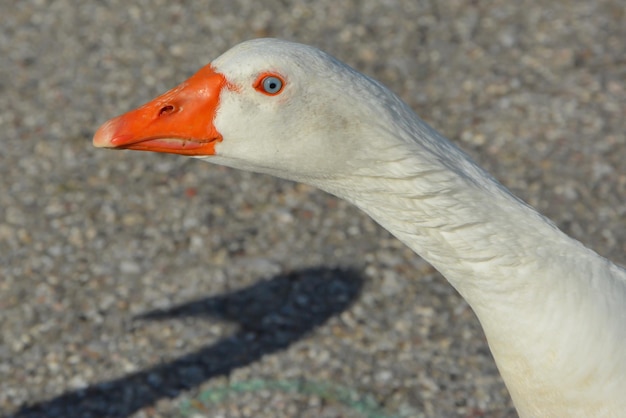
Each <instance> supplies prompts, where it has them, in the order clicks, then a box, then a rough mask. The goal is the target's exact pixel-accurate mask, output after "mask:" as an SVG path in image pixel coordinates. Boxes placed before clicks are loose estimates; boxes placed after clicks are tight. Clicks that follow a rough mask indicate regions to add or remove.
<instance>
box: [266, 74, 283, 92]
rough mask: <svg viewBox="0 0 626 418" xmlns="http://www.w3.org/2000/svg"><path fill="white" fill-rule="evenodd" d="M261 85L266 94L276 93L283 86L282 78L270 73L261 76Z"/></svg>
mask: <svg viewBox="0 0 626 418" xmlns="http://www.w3.org/2000/svg"><path fill="white" fill-rule="evenodd" d="M261 87H262V88H263V91H264V92H265V93H267V94H277V93H278V92H280V91H281V90H282V88H283V80H281V79H280V78H278V77H274V76H272V75H270V76H267V77H265V78H263V80H262V81H261Z"/></svg>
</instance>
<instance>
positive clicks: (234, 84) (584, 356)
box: [93, 38, 626, 418]
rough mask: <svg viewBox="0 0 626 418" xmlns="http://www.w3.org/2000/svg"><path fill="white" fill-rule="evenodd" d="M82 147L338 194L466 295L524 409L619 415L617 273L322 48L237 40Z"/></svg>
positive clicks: (624, 339)
mask: <svg viewBox="0 0 626 418" xmlns="http://www.w3.org/2000/svg"><path fill="white" fill-rule="evenodd" d="M93 144H94V145H95V146H96V147H99V148H113V149H129V150H140V151H153V152H159V153H171V154H179V155H185V156H191V157H194V158H198V159H202V160H205V161H208V162H211V163H215V164H219V165H224V166H228V167H233V168H237V169H242V170H248V171H253V172H257V173H265V174H270V175H273V176H277V177H280V178H283V179H287V180H292V181H296V182H302V183H305V184H308V185H312V186H315V187H317V188H319V189H321V190H324V191H326V192H328V193H330V194H332V195H335V196H337V197H339V198H342V199H345V200H347V201H348V202H350V203H352V204H354V205H356V206H357V207H358V208H360V209H361V210H363V211H364V212H365V213H367V214H368V215H369V216H371V217H372V218H373V219H374V220H375V221H376V222H377V223H379V224H380V225H381V226H382V227H384V228H385V229H387V230H388V231H389V232H390V233H391V234H393V235H394V236H395V237H396V238H398V239H399V240H400V241H402V242H403V243H404V244H406V245H407V246H408V247H410V248H411V249H412V250H413V251H414V252H415V253H417V254H418V255H419V256H421V257H422V258H423V259H424V260H426V261H427V262H429V263H430V264H431V265H432V266H434V267H435V268H436V269H437V270H438V271H439V272H440V273H441V274H442V275H443V276H444V277H445V278H446V279H447V281H448V282H449V283H450V284H451V285H452V286H453V287H454V288H455V289H456V290H457V291H458V293H459V294H460V295H461V296H462V297H463V298H464V299H465V300H466V301H467V303H468V304H469V306H470V307H471V308H472V310H473V311H474V312H475V314H476V316H477V318H478V320H479V321H480V324H481V327H482V329H483V331H484V333H485V336H486V338H487V342H488V344H489V348H490V350H491V353H492V354H493V358H494V360H495V362H496V365H497V368H498V370H499V373H500V374H501V376H502V378H503V380H504V382H505V385H506V387H507V389H508V391H509V393H510V395H511V398H512V400H513V403H514V406H515V408H516V410H517V412H518V414H519V416H520V417H523V418H526V417H533V418H534V417H585V418H589V417H618V416H620V417H623V416H626V270H624V268H623V267H620V266H618V265H616V264H614V263H612V262H611V261H609V260H607V259H606V258H603V257H601V256H600V255H598V254H597V253H595V252H594V251H592V250H590V249H588V248H586V247H585V246H583V245H582V244H581V243H580V242H578V241H576V240H574V239H573V238H570V237H569V236H567V235H566V234H565V233H563V232H562V231H560V230H559V229H558V228H557V226H555V224H554V223H553V222H551V221H550V220H549V219H547V218H546V217H544V216H543V215H541V214H539V213H538V212H537V211H536V210H535V209H533V208H532V207H531V206H529V205H528V204H526V203H524V202H523V201H522V200H520V199H519V198H517V197H516V196H514V195H513V194H512V193H511V192H510V191H509V190H508V189H507V188H505V187H504V186H503V185H501V184H500V183H499V182H498V181H497V180H496V179H495V178H494V177H492V176H491V175H490V174H489V173H487V172H486V171H485V170H483V169H482V168H481V167H479V166H478V165H477V164H476V163H475V162H474V161H473V160H472V159H471V158H470V157H469V156H468V155H467V154H466V153H465V152H463V151H462V150H461V149H460V148H459V147H457V146H456V145H454V144H453V143H452V142H451V141H449V140H448V139H446V138H445V137H444V136H443V135H441V134H440V133H438V132H437V131H436V130H435V129H433V128H432V127H430V126H429V125H428V124H427V123H426V122H424V121H423V120H422V119H420V118H419V116H417V115H416V113H415V112H414V111H413V110H412V109H411V108H410V107H409V106H408V105H407V104H405V103H404V102H403V101H402V100H401V99H400V98H399V97H398V96H397V95H396V94H394V93H393V92H391V91H390V90H389V89H387V88H386V87H385V86H383V85H382V84H381V83H379V82H378V81H375V80H374V79H372V78H370V77H368V76H366V75H363V74H361V73H359V72H358V71H357V70H355V69H353V68H352V67H350V66H348V65H346V64H344V63H342V62H341V61H339V60H337V59H336V58H334V57H332V56H331V55H329V54H327V53H325V52H323V51H321V50H319V49H317V48H315V47H312V46H307V45H303V44H299V43H294V42H290V41H284V40H279V39H271V38H261V39H252V40H249V41H245V42H243V43H240V44H238V45H236V46H234V47H233V48H231V49H230V50H228V51H226V52H225V53H223V54H222V55H221V56H219V57H218V58H216V59H215V60H213V61H212V62H210V63H209V64H208V65H206V66H205V67H203V68H201V69H200V70H199V71H198V72H197V73H195V74H194V75H192V76H191V77H190V78H189V79H188V80H186V81H184V82H183V83H182V84H180V85H179V86H177V87H175V88H173V89H171V90H169V91H168V92H166V93H164V94H162V95H160V96H158V97H157V98H155V99H153V100H152V101H150V102H148V103H146V104H145V105H143V106H141V107H139V108H137V109H135V110H131V111H129V112H127V113H124V114H122V115H121V116H118V117H115V118H113V119H111V120H109V121H108V122H105V123H104V124H103V125H102V126H101V127H100V128H99V129H98V130H97V132H96V133H95V135H94V137H93Z"/></svg>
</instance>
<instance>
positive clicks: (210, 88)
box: [93, 65, 226, 156]
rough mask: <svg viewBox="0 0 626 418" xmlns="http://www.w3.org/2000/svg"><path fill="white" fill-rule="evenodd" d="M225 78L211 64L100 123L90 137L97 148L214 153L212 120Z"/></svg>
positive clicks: (217, 135) (216, 139)
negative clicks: (156, 94)
mask: <svg viewBox="0 0 626 418" xmlns="http://www.w3.org/2000/svg"><path fill="white" fill-rule="evenodd" d="M225 85H226V78H225V77H224V76H223V75H222V74H219V73H216V72H215V71H214V70H213V68H212V67H211V65H207V66H206V67H204V68H202V69H201V70H200V71H198V72H197V73H196V74H194V75H193V76H192V77H191V78H189V79H188V80H187V81H185V82H183V83H182V84H181V85H179V86H178V87H175V88H173V89H172V90H170V91H168V92H167V93H165V94H162V95H161V96H159V97H157V98H156V99H154V100H152V101H150V102H148V103H146V104H145V105H143V106H141V107H139V108H137V109H135V110H131V111H130V112H128V113H124V114H123V115H121V116H118V117H116V118H113V119H111V120H109V121H108V122H106V123H104V124H103V125H102V126H101V127H100V128H99V129H98V131H97V132H96V134H95V135H94V137H93V144H94V146H96V147H98V148H117V149H132V150H138V151H154V152H166V153H171V154H182V155H196V156H198V155H214V154H215V144H216V143H217V142H220V141H221V140H222V136H221V135H220V133H219V132H218V131H217V129H215V126H214V124H213V120H214V118H215V114H216V111H217V107H218V105H219V98H220V92H221V91H222V88H223V87H224V86H225Z"/></svg>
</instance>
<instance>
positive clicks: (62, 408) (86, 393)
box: [10, 268, 363, 418]
mask: <svg viewBox="0 0 626 418" xmlns="http://www.w3.org/2000/svg"><path fill="white" fill-rule="evenodd" d="M362 285H363V277H362V276H361V275H360V274H359V273H358V272H356V271H354V270H343V269H329V268H314V269H306V270H301V271H295V272H292V273H289V274H284V275H279V276H276V277H274V278H272V279H270V280H264V281H261V282H259V283H257V284H255V285H253V286H251V287H248V288H246V289H242V290H239V291H236V292H233V293H229V294H226V295H220V296H213V297H208V298H204V299H200V300H197V301H194V302H190V303H186V304H183V305H180V306H177V307H174V308H171V309H167V310H159V311H153V312H148V313H145V314H143V315H141V316H140V318H141V319H143V320H165V319H168V320H170V319H172V318H185V317H202V318H206V320H211V319H214V318H219V319H222V320H228V321H232V322H236V323H238V324H239V329H238V330H237V331H236V332H235V333H234V334H233V335H231V336H230V337H228V338H225V339H223V340H221V341H218V342H217V343H215V344H213V345H210V346H207V347H205V348H202V349H201V350H198V351H196V352H194V353H190V354H187V355H185V356H183V357H180V358H178V359H175V360H173V361H171V362H168V363H163V364H159V365H156V366H154V367H151V368H149V369H145V370H142V371H140V372H136V373H133V374H129V375H127V376H123V377H120V378H118V379H114V380H109V381H103V382H101V383H98V384H94V385H92V386H89V387H87V388H86V389H82V390H77V391H71V392H66V393H64V394H62V395H59V396H58V397H56V398H53V399H50V400H47V401H42V402H38V403H35V404H32V405H25V406H24V407H23V408H22V409H21V410H19V411H18V412H16V413H15V414H12V415H10V417H12V418H35V417H37V418H53V417H54V418H61V417H62V418H105V417H106V418H113V417H115V418H117V417H127V416H128V415H131V414H132V413H134V412H136V411H138V410H139V409H142V408H144V407H146V406H150V405H153V404H155V403H156V402H157V401H159V400H160V399H164V398H174V397H176V396H178V395H179V394H180V392H181V391H183V390H186V389H191V388H194V387H197V386H199V385H200V384H202V383H204V382H206V381H208V380H209V379H211V378H214V377H216V376H223V375H228V374H229V373H230V372H231V371H233V370H234V369H237V368H239V367H244V366H246V365H248V364H251V363H253V362H255V361H257V360H259V359H260V358H262V357H263V356H264V355H266V354H271V353H275V352H277V351H280V350H284V349H285V348H287V347H289V346H290V345H291V344H293V343H294V342H296V341H298V340H299V339H301V338H302V337H304V336H305V335H306V334H308V333H309V332H311V331H312V330H314V329H315V328H316V327H318V326H320V325H322V324H324V323H325V322H326V321H327V320H328V319H329V318H331V317H332V316H334V315H336V314H338V313H340V312H342V311H344V310H346V309H347V308H348V307H349V306H350V305H351V304H352V303H353V302H354V301H355V300H356V298H357V297H358V295H359V293H360V291H361V288H362Z"/></svg>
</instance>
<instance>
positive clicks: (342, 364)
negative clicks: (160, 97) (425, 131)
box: [0, 0, 626, 418]
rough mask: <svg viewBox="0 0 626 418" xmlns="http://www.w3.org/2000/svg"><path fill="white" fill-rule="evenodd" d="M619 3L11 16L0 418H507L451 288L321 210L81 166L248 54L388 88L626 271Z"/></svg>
mask: <svg viewBox="0 0 626 418" xmlns="http://www.w3.org/2000/svg"><path fill="white" fill-rule="evenodd" d="M625 13H626V12H625V7H624V2H623V1H622V0H596V1H587V0H555V1H551V2H546V1H540V0H529V1H524V2H511V1H504V0H494V1H482V0H478V1H461V0H457V1H441V2H438V1H433V0H423V1H414V0H411V1H409V0H389V1H384V2H381V1H374V0H366V1H345V2H337V1H329V0H318V1H315V2H293V3H291V2H286V1H279V0H275V1H274V0H268V1H232V0H222V1H212V2H207V1H193V2H192V1H164V0H156V1H137V2H124V1H114V0H111V1H98V2H95V1H91V2H75V1H63V0H58V1H44V0H23V1H19V2H8V1H5V2H2V5H1V6H0V57H1V58H0V109H1V111H0V135H1V140H0V144H1V148H0V191H1V193H0V411H1V412H0V413H1V414H3V415H4V416H8V417H15V418H26V417H45V418H52V417H59V418H61V417H62V418H72V417H76V418H79V417H80V418H84V417H127V416H132V417H181V416H198V417H200V416H206V417H513V416H515V413H514V411H513V409H512V406H511V402H510V399H509V397H508V394H507V392H506V389H505V387H504V385H503V384H502V381H501V379H500V378H499V376H498V373H497V370H496V368H495V365H494V363H493V360H492V358H491V356H490V354H489V350H488V347H487V345H486V342H485V340H484V337H483V335H482V332H481V330H480V326H479V324H478V322H477V320H476V318H475V317H474V315H473V313H472V312H471V310H470V309H469V308H468V306H467V305H466V304H465V303H464V302H463V301H462V300H461V299H460V297H459V296H458V295H457V294H456V293H455V291H454V290H453V289H452V288H451V287H450V286H449V285H448V284H447V283H446V282H445V280H444V279H443V278H442V277H441V276H440V275H439V274H438V273H437V272H435V271H434V270H433V269H432V268H431V267H429V266H428V265H427V264H426V263H425V262H424V261H422V260H421V259H420V258H419V257H418V256H417V255H415V254H413V253H412V252H411V251H409V250H408V249H406V248H404V247H403V245H402V244H400V243H399V242H397V241H396V240H395V239H393V238H392V237H391V236H390V235H389V234H388V233H387V232H386V231H384V230H382V229H381V228H380V227H378V226H377V225H376V224H374V223H373V222H372V221H371V220H370V219H368V218H367V217H366V216H365V215H363V214H362V213H360V212H359V211H357V210H356V209H355V208H353V207H351V206H350V205H348V204H346V203H344V202H341V201H338V200H336V199H335V198H333V197H331V196H328V195H326V194H324V193H322V192H319V191H316V190H314V189H311V188H310V187H305V186H302V185H297V184H293V183H289V182H284V181H280V180H276V179H273V178H269V177H266V176H261V175H253V174H249V173H243V172H236V171H233V170H230V169H225V168H220V167H216V166H212V165H209V164H206V163H202V162H198V161H193V160H188V159H186V158H183V157H177V156H171V155H152V154H149V153H134V152H113V151H105V150H97V149H95V148H93V147H92V146H91V136H92V135H93V132H94V131H95V130H96V129H97V127H98V126H99V124H101V123H102V122H104V121H105V120H107V119H108V118H110V117H112V116H115V115H117V114H119V113H122V112H124V111H126V110H129V109H131V108H133V107H135V106H137V105H139V104H141V103H143V102H145V101H147V100H148V99H150V98H152V97H154V96H156V95H157V94H159V93H161V92H163V91H165V90H166V89H168V88H170V87H172V86H174V85H176V84H178V83H179V82H180V81H182V80H183V79H185V78H186V77H188V76H189V75H191V74H192V73H194V72H195V70H197V69H198V68H199V67H201V66H202V65H204V64H206V63H208V62H209V61H210V60H211V59H212V58H214V57H216V56H218V55H219V54H220V53H221V52H223V51H225V50H227V49H228V48H229V47H230V46H232V45H234V44H236V43H238V42H240V41H242V40H245V39H249V38H255V37H261V36H272V37H280V38H285V39H290V40H295V41H299V42H304V43H309V44H313V45H315V46H318V47H320V48H322V49H324V50H326V51H328V52H330V53H331V54H333V55H335V56H336V57H338V58H339V59H341V60H343V61H345V62H347V63H348V64H350V65H352V66H353V67H355V68H357V69H359V70H360V71H362V72H364V73H366V74H368V75H371V76H373V77H374V78H377V79H379V80H380V81H382V82H383V83H384V84H386V85H387V86H389V87H390V88H391V89H392V90H394V91H396V92H398V93H399V94H400V95H401V96H402V97H403V98H404V99H405V100H406V101H407V102H408V103H409V104H410V105H411V106H412V107H413V108H414V109H415V110H416V112H418V113H419V114H420V115H421V116H422V117H423V118H424V119H425V120H426V121H428V122H429V123H430V124H431V125H433V126H434V127H436V128H437V129H438V130H440V131H441V132H443V133H444V134H445V135H446V136H448V137H449V138H451V139H452V140H453V141H455V142H457V143H458V144H459V145H460V146H461V147H462V148H463V149H465V150H466V151H468V152H469V153H470V154H471V155H472V156H473V157H474V158H475V159H476V160H477V161H479V162H480V164H481V165H483V166H484V167H486V168H487V169H488V170H489V171H490V172H492V173H493V174H494V175H495V176H496V177H497V178H499V179H500V180H501V181H502V182H503V183H504V184H505V185H506V186H508V187H509V188H511V189H512V190H513V191H514V192H515V193H516V194H518V195H519V196H520V197H522V198H523V199H525V200H526V201H528V202H529V203H531V204H532V205H534V206H536V207H537V208H538V209H539V210H540V211H541V212H543V213H544V214H546V215H547V216H549V217H550V218H551V219H553V220H554V221H555V222H556V223H557V224H558V226H559V227H560V228H562V229H563V230H564V231H565V232H567V233H568V234H570V235H572V236H574V237H576V238H577V239H579V240H581V241H582V242H583V243H585V244H586V245H588V246H590V247H592V248H594V249H595V250H596V251H598V252H599V253H600V254H602V255H605V256H607V257H609V258H611V259H613V260H615V261H617V262H619V263H621V264H626V251H625V250H626V220H625V219H626V139H625V132H626V110H625V109H626V106H625V105H626V85H625V80H626V61H625V58H624V57H626V46H625V45H626V43H625V41H624V40H625V39H626V15H625Z"/></svg>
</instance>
